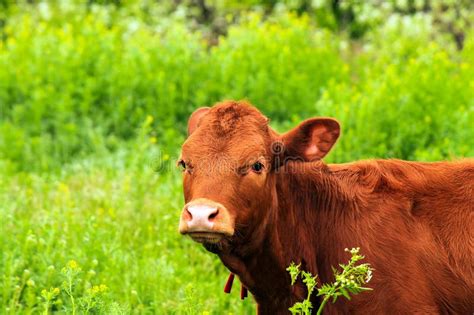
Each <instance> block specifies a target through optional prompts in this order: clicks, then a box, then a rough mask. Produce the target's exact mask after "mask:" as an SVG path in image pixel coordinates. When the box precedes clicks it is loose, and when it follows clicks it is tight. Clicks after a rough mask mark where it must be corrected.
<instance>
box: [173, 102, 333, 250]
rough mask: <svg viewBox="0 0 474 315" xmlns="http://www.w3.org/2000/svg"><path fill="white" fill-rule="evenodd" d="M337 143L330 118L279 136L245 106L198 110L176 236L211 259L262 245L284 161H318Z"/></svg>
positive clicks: (185, 159) (186, 155)
mask: <svg viewBox="0 0 474 315" xmlns="http://www.w3.org/2000/svg"><path fill="white" fill-rule="evenodd" d="M338 136H339V124H338V123H337V122H336V121H335V120H333V119H329V118H313V119H308V120H305V121H303V122H302V123H301V124H300V125H299V126H297V127H296V128H294V129H292V130H290V131H289V132H287V133H285V134H282V135H279V134H278V133H276V132H275V131H274V130H273V129H271V128H270V127H269V125H268V119H267V118H266V117H265V116H263V115H262V114H261V113H260V112H259V111H258V110H257V109H256V108H255V107H253V106H251V105H249V104H247V103H245V102H234V101H226V102H222V103H219V104H216V105H214V106H213V107H212V108H208V107H203V108H199V109H198V110H196V111H195V112H194V113H193V114H192V115H191V117H190V118H189V122H188V138H187V140H186V141H185V143H184V144H183V146H182V153H181V157H180V159H179V161H178V166H179V167H181V168H182V170H183V186H184V198H185V202H186V205H185V206H184V209H183V211H182V214H181V219H180V223H179V231H180V232H181V233H182V234H188V235H190V236H191V237H192V238H193V239H194V240H195V241H197V242H200V243H203V244H204V245H205V246H206V248H207V249H209V250H212V251H219V250H224V249H226V248H229V247H233V246H236V245H238V244H239V243H242V242H247V241H248V240H249V239H250V238H251V239H252V240H255V239H256V238H257V239H258V238H261V235H256V234H262V233H263V232H262V230H264V229H262V227H265V226H266V223H268V222H269V217H270V212H271V211H270V209H272V207H274V206H275V203H276V195H275V181H276V180H277V176H276V173H277V172H278V170H279V168H280V167H281V166H282V164H284V163H285V161H286V160H287V159H288V158H291V159H293V160H294V159H299V160H301V161H302V162H307V161H314V160H318V159H321V158H323V157H324V156H325V155H326V154H327V153H328V152H329V150H330V149H331V147H332V146H333V144H334V143H335V142H336V140H337V138H338Z"/></svg>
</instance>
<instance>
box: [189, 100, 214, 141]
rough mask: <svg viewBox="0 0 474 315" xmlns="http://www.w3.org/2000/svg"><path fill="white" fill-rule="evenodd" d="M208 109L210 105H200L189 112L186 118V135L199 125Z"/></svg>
mask: <svg viewBox="0 0 474 315" xmlns="http://www.w3.org/2000/svg"><path fill="white" fill-rule="evenodd" d="M210 109H211V108H210V107H200V108H198V109H196V110H195V111H194V112H193V113H192V114H191V116H190V117H189V120H188V137H189V136H190V135H191V134H192V133H193V132H194V130H196V128H197V127H199V122H200V121H201V118H202V117H203V116H204V115H206V114H207V112H208V111H209V110H210Z"/></svg>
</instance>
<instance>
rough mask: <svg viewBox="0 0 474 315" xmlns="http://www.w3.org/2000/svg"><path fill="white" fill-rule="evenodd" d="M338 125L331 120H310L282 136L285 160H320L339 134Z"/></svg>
mask: <svg viewBox="0 0 474 315" xmlns="http://www.w3.org/2000/svg"><path fill="white" fill-rule="evenodd" d="M340 130H341V129H340V127H339V123H338V122H337V121H336V120H334V119H332V118H311V119H308V120H305V121H303V122H302V123H301V124H299V125H298V126H297V127H296V128H293V129H292V130H290V131H288V132H287V133H285V134H283V135H282V141H283V145H284V147H285V156H286V157H287V158H303V159H304V160H305V161H314V160H319V159H322V158H323V157H324V156H326V154H328V152H329V150H331V148H332V146H333V145H334V143H336V140H337V138H339V133H340Z"/></svg>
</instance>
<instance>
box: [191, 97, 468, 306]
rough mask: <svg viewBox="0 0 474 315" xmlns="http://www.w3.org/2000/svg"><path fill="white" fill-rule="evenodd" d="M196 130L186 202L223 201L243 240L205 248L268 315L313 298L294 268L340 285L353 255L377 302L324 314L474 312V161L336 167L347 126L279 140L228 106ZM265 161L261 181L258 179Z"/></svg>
mask: <svg viewBox="0 0 474 315" xmlns="http://www.w3.org/2000/svg"><path fill="white" fill-rule="evenodd" d="M191 125H192V128H191V127H190V130H189V133H190V136H189V138H188V139H187V141H186V142H185V144H184V145H183V152H182V158H183V160H184V161H186V163H187V165H189V169H187V170H186V171H185V175H184V182H183V183H184V195H185V199H186V202H190V201H191V200H193V199H196V198H208V199H211V200H215V201H217V202H219V203H220V204H223V205H224V206H225V207H226V209H225V211H229V213H230V214H231V216H232V217H233V218H234V219H235V233H234V235H233V236H229V237H226V238H225V239H223V240H222V241H221V242H220V243H219V244H217V245H216V244H205V246H206V248H208V249H209V250H210V251H213V252H215V253H217V254H218V255H219V257H220V258H221V260H222V262H223V263H224V265H225V266H227V268H228V269H229V270H231V271H232V272H234V273H236V274H237V275H238V276H239V278H240V279H241V281H242V282H243V283H244V284H245V286H247V287H248V288H249V290H250V292H251V293H252V294H253V295H254V297H255V299H256V301H257V303H258V310H259V313H261V314H287V313H288V307H290V306H291V305H292V304H293V303H295V302H296V301H301V300H302V299H303V298H304V297H305V295H306V291H305V287H304V285H303V284H302V283H301V282H299V283H297V285H296V286H294V287H292V286H290V278H289V275H288V273H287V272H286V270H285V269H286V267H287V266H288V265H289V264H290V263H291V262H292V261H294V262H296V263H300V262H301V263H302V268H303V269H305V270H308V271H310V272H312V273H313V274H318V275H319V279H320V282H323V283H325V282H330V281H332V280H333V279H332V271H331V266H338V264H339V263H342V262H345V261H347V259H348V254H347V253H345V252H344V248H351V247H360V248H361V252H362V253H363V254H364V255H365V256H366V259H365V261H366V262H368V263H370V264H371V266H372V267H373V268H375V271H374V276H373V279H372V280H371V282H370V283H369V286H370V287H371V288H373V291H371V292H364V293H361V294H359V295H357V296H354V298H353V300H351V301H347V300H345V299H340V300H339V301H338V302H337V303H336V304H328V305H327V307H326V309H325V314H347V313H351V314H352V313H354V314H412V313H419V314H472V313H473V312H474V235H473V231H474V199H473V196H474V160H472V159H466V160H462V161H456V162H438V163H418V162H406V161H400V160H371V161H361V162H355V163H348V164H334V165H332V164H330V165H326V164H325V163H323V162H322V161H321V160H320V158H322V157H323V156H324V155H325V154H326V153H327V151H329V149H330V148H331V147H332V145H333V144H334V142H335V141H336V139H337V137H338V136H339V129H338V124H337V122H335V121H334V120H331V119H323V120H321V119H315V120H314V121H311V120H308V121H305V122H304V123H302V124H301V125H300V126H299V127H297V128H295V129H293V130H292V131H290V132H288V133H286V134H283V135H279V134H277V133H276V132H275V131H273V130H272V129H271V128H270V127H269V126H268V119H267V118H266V117H264V116H263V115H262V114H261V113H260V112H259V111H258V110H257V109H255V108H254V107H252V106H250V105H249V104H246V103H244V102H233V101H228V102H223V103H220V104H217V105H215V106H214V107H212V108H211V109H209V110H208V111H206V112H205V113H204V114H203V113H201V114H200V117H199V118H196V117H195V118H194V119H190V126H191ZM308 130H309V131H308ZM311 135H312V136H311ZM316 138H317V139H316ZM274 143H280V144H281V145H282V146H283V151H282V152H276V153H275V149H274V147H272V144H274ZM312 144H314V148H312V149H308V148H309V146H311V145H312ZM288 158H290V159H288ZM256 160H261V161H264V165H265V169H264V171H263V172H262V173H261V174H257V173H253V172H251V171H248V166H249V165H251V164H252V163H254V162H255V161H256ZM223 223H224V224H225V222H223ZM319 302H320V301H319V299H318V298H317V297H313V299H312V303H313V305H314V306H315V307H316V308H317V305H318V304H319Z"/></svg>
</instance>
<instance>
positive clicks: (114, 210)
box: [0, 1, 474, 314]
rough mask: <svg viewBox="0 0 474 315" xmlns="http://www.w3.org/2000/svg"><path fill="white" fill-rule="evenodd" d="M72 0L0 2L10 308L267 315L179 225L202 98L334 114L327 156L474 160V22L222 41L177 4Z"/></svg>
mask: <svg viewBox="0 0 474 315" xmlns="http://www.w3.org/2000/svg"><path fill="white" fill-rule="evenodd" d="M33 2H34V1H33ZM92 2H93V1H92ZM104 2H107V1H104ZM145 2H147V3H151V2H150V1H145ZM165 2H166V1H165ZM231 2H232V1H231ZM257 2H258V1H255V3H257ZM5 3H6V2H5ZM65 3H66V2H54V1H51V2H41V3H38V4H33V5H31V4H19V5H12V6H8V8H7V6H2V5H4V4H3V2H2V1H0V8H4V9H5V11H4V12H2V14H0V314H39V313H43V314H48V313H51V312H53V313H59V314H83V313H92V314H224V313H225V314H227V313H233V314H252V313H254V304H253V301H252V299H251V298H247V299H246V300H244V301H241V300H240V298H239V283H238V281H237V282H236V283H235V284H234V289H233V292H232V294H230V295H226V294H224V293H223V286H224V283H225V281H226V279H227V275H228V272H227V270H226V269H225V268H224V267H223V266H222V264H221V263H220V261H219V260H218V259H217V258H216V257H215V256H214V255H211V254H210V253H207V252H206V251H205V250H204V249H203V248H201V247H200V246H199V245H197V244H195V243H193V242H192V241H191V240H190V239H188V238H183V237H181V236H180V235H179V233H178V230H177V227H178V220H179V215H180V211H181V208H182V206H183V198H182V191H181V173H180V172H179V171H178V170H177V169H176V168H175V162H176V159H177V158H178V155H179V147H180V145H181V143H182V142H183V141H184V139H185V130H186V121H187V117H188V115H189V114H190V113H191V112H192V111H193V110H194V109H196V108H197V107H199V106H205V105H212V104H213V103H215V102H218V101H220V100H224V99H247V100H248V101H250V102H251V103H253V104H255V105H256V106H257V107H258V108H260V109H261V110H262V111H263V112H264V113H265V114H266V115H267V116H268V117H270V118H271V120H272V125H273V126H274V127H275V128H276V129H277V130H279V131H285V130H286V129H288V128H290V127H292V126H294V125H295V124H297V123H298V122H299V121H300V120H302V119H305V118H308V117H311V116H330V117H335V118H337V119H338V120H339V121H340V123H341V125H342V136H341V139H340V141H339V142H338V144H337V145H336V146H335V147H334V149H333V151H332V153H331V154H330V155H329V156H328V158H327V161H328V162H347V161H353V160H358V159H364V158H401V159H408V160H420V161H435V160H452V159H456V158H461V157H468V156H470V157H472V156H474V32H473V30H472V27H471V28H469V27H466V28H465V40H464V45H463V47H462V49H459V47H457V46H456V44H455V42H454V41H452V40H451V38H450V37H449V36H448V35H446V34H444V33H433V28H432V26H431V24H430V23H431V22H430V21H431V20H430V19H428V18H426V17H424V16H420V15H413V16H410V17H408V18H407V17H399V18H397V17H396V16H395V17H391V19H390V21H389V22H387V23H381V24H378V25H377V26H373V27H371V28H370V30H369V31H367V32H366V33H365V34H364V36H362V37H359V38H353V37H351V36H350V34H349V33H348V32H346V31H344V30H340V31H336V30H334V29H331V28H329V27H323V26H322V25H320V24H318V18H320V15H318V14H316V15H314V14H313V15H311V14H309V13H308V14H306V13H300V12H294V11H293V10H290V9H280V10H275V11H274V12H272V13H271V14H265V13H263V11H262V10H257V9H255V10H254V9H252V10H248V11H245V12H244V11H239V14H238V19H233V18H232V17H229V16H227V18H228V19H229V20H231V22H229V24H228V27H227V29H226V31H225V33H224V34H219V35H218V36H216V38H217V39H215V40H214V41H211V40H209V38H208V29H206V28H204V27H199V26H196V25H194V24H192V23H190V22H189V21H188V20H187V19H186V16H183V14H182V12H181V11H179V10H176V11H175V12H173V13H169V14H168V13H167V14H165V13H163V12H162V11H161V10H160V9H156V12H155V11H153V12H154V13H153V14H152V13H150V12H148V11H147V12H148V13H147V14H145V13H143V11H140V10H138V9H137V6H134V5H129V6H125V5H124V6H122V7H116V6H114V5H110V4H109V5H102V4H96V5H91V6H86V5H82V4H81V3H80V2H75V1H71V2H67V3H68V4H67V5H66V4H65ZM99 3H100V1H99ZM130 3H132V4H133V3H135V2H133V1H130ZM249 6H250V5H249ZM229 14H230V13H229ZM157 16H158V18H157ZM151 17H153V18H151Z"/></svg>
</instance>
